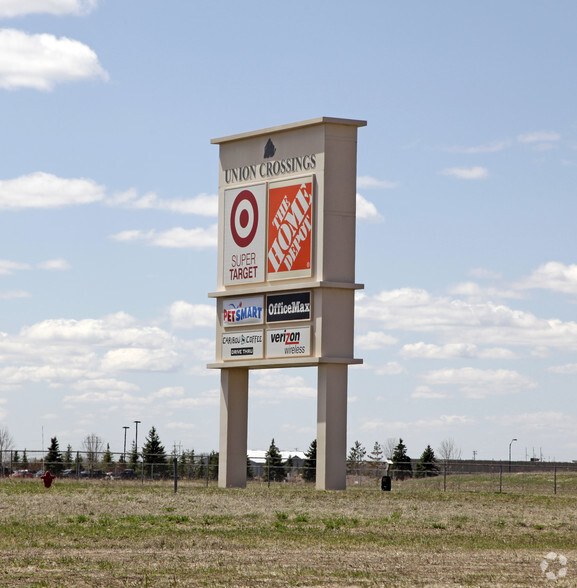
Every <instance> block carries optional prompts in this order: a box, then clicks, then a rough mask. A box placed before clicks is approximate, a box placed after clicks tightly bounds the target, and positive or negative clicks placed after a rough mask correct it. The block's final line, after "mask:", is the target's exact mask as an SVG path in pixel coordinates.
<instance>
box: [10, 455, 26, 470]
mask: <svg viewBox="0 0 577 588" xmlns="http://www.w3.org/2000/svg"><path fill="white" fill-rule="evenodd" d="M19 465H20V456H19V455H18V451H15V452H14V453H13V455H12V469H13V470H17V469H19ZM22 469H24V468H22Z"/></svg>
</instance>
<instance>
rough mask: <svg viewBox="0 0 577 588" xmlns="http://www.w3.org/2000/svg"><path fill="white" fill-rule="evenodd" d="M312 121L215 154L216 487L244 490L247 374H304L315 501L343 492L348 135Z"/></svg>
mask: <svg viewBox="0 0 577 588" xmlns="http://www.w3.org/2000/svg"><path fill="white" fill-rule="evenodd" d="M365 125H366V122H365V121H361V120H349V119H340V118H326V117H321V118H316V119H312V120H307V121H303V122H298V123H292V124H287V125H282V126H278V127H272V128H268V129H262V130H258V131H251V132H248V133H242V134H239V135H232V136H229V137H222V138H219V139H213V140H212V141H211V142H212V143H213V144H215V145H219V149H220V153H219V213H218V276H217V290H216V292H212V293H210V294H209V296H210V297H212V298H215V299H216V301H217V324H216V361H215V363H211V364H209V366H208V367H209V368H214V369H219V370H221V378H220V447H219V478H218V483H219V486H220V487H223V488H232V487H245V486H246V459H247V418H248V394H249V390H248V388H249V386H248V383H249V377H248V375H249V370H251V369H264V368H269V369H270V368H290V367H303V366H313V367H316V368H317V370H318V384H317V472H316V480H317V481H316V486H317V489H319V490H344V489H345V488H346V450H347V380H348V366H349V365H351V364H358V363H362V360H361V359H355V358H354V346H353V339H354V295H355V290H358V289H361V288H363V285H362V284H357V283H355V231H356V167H357V163H356V162H357V129H358V128H359V127H363V126H365Z"/></svg>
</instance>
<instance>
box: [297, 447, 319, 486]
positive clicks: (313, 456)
mask: <svg viewBox="0 0 577 588" xmlns="http://www.w3.org/2000/svg"><path fill="white" fill-rule="evenodd" d="M305 458H306V459H305V460H304V462H303V469H302V470H301V472H302V477H303V480H305V481H306V482H315V481H316V479H317V440H316V439H314V440H313V441H311V444H310V445H309V448H308V450H307V451H306V453H305Z"/></svg>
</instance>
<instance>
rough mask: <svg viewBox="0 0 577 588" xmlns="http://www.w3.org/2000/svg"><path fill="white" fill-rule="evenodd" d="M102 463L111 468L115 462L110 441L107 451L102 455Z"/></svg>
mask: <svg viewBox="0 0 577 588" xmlns="http://www.w3.org/2000/svg"><path fill="white" fill-rule="evenodd" d="M102 463H103V464H104V467H105V468H107V469H108V468H110V466H111V465H113V464H114V458H113V457H112V452H111V451H110V443H107V444H106V451H105V452H104V455H103V457H102Z"/></svg>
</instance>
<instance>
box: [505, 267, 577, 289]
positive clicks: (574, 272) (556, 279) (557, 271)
mask: <svg viewBox="0 0 577 588" xmlns="http://www.w3.org/2000/svg"><path fill="white" fill-rule="evenodd" d="M516 287H517V288H520V289H523V290H528V289H544V290H552V291H553V292H563V293H564V294H577V264H571V265H565V264H563V263H560V262H558V261H550V262H548V263H545V264H543V265H541V266H540V267H538V268H537V269H536V270H535V271H534V272H533V273H532V274H531V275H530V276H528V277H527V278H525V279H523V280H521V281H519V282H518V283H517V284H516Z"/></svg>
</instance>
